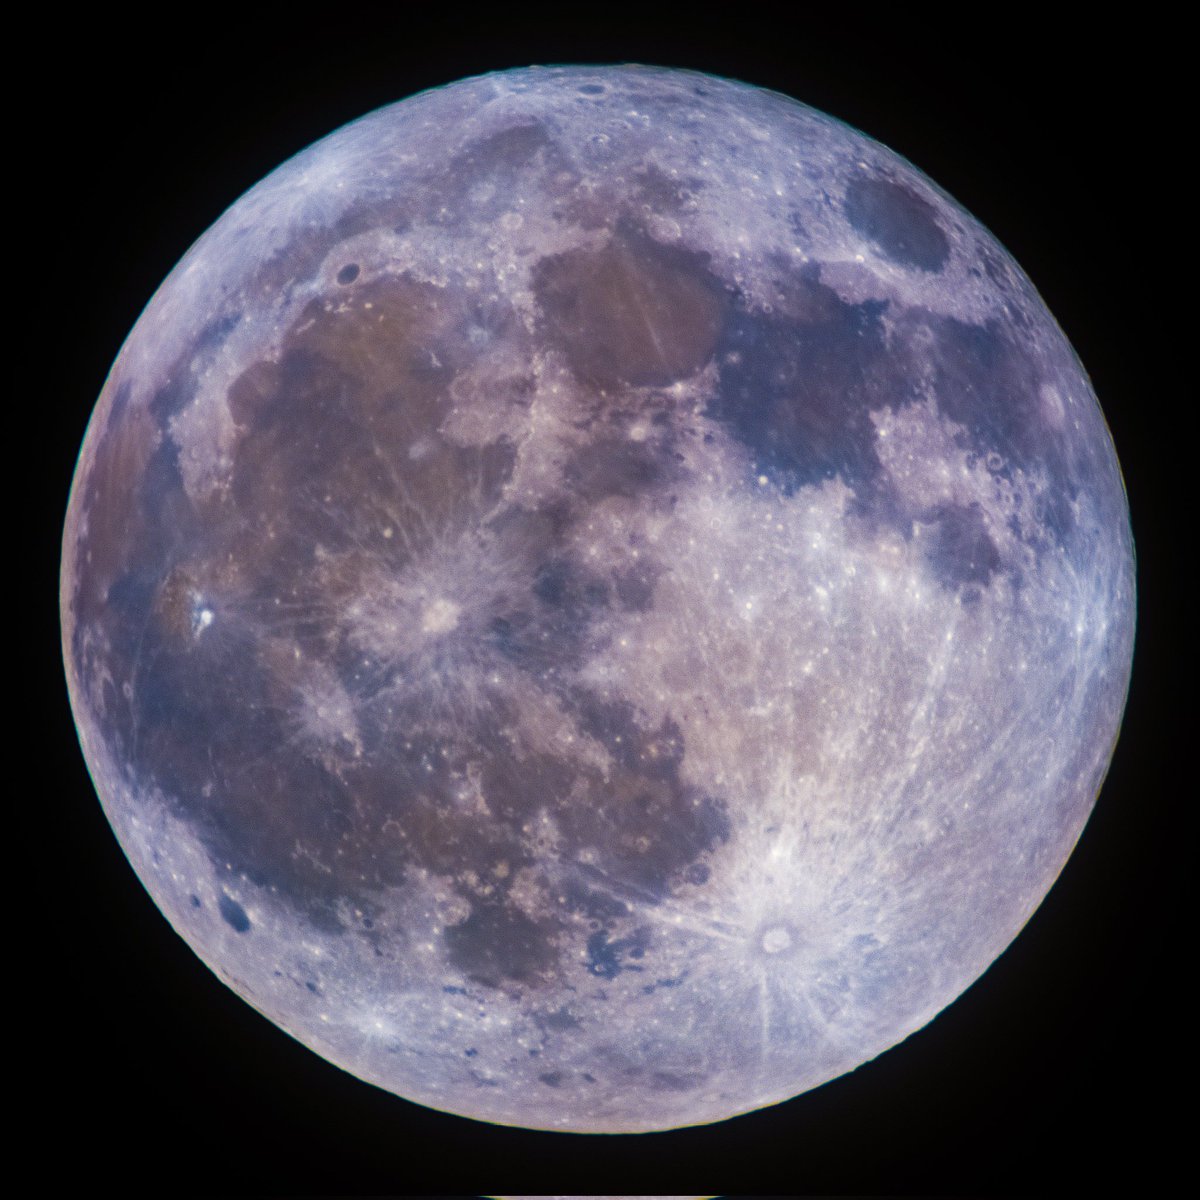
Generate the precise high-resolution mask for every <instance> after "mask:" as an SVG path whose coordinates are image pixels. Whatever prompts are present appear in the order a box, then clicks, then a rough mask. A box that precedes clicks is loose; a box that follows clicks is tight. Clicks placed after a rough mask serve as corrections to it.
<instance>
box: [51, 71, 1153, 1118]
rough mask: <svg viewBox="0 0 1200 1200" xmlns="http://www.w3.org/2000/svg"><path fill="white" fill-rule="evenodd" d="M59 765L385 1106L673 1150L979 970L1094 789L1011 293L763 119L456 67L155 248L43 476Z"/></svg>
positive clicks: (901, 1028)
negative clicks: (67, 718)
mask: <svg viewBox="0 0 1200 1200" xmlns="http://www.w3.org/2000/svg"><path fill="white" fill-rule="evenodd" d="M62 617H63V639H64V651H65V658H66V667H67V676H68V681H69V686H70V693H71V700H72V704H73V707H74V713H75V717H76V721H77V725H78V729H79V734H80V739H81V742H82V745H83V749H84V753H85V755H86V758H87V762H88V764H89V767H90V769H91V772H92V775H93V778H94V780H95V783H96V787H97V790H98V792H99V795H100V798H101V801H102V803H103V805H104V808H105V811H106V813H107V815H108V818H109V820H110V821H111V823H112V826H113V828H114V829H115V831H116V833H117V836H118V838H119V839H120V842H121V845H122V847H123V848H124V850H125V852H126V854H127V855H128V857H129V859H130V861H131V863H132V864H133V867H134V869H135V870H136V871H137V873H138V875H139V876H140V878H141V879H142V881H143V882H144V884H145V886H146V887H147V889H148V890H149V892H150V894H151V896H152V897H153V898H154V900H155V902H156V903H157V904H158V906H159V907H160V908H161V909H162V911H163V912H164V913H165V914H166V916H167V918H168V919H169V920H170V921H171V923H172V925H173V926H174V927H175V929H177V930H178V932H179V933H180V935H181V936H182V937H183V938H184V939H186V941H187V942H188V944H189V945H190V946H191V947H192V948H193V949H194V950H195V951H196V953H197V954H199V955H200V957H201V958H202V959H203V960H204V962H206V963H207V964H208V965H209V966H210V967H211V968H212V969H213V970H214V971H215V972H216V973H217V974H218V975H219V976H220V977H221V978H222V979H223V980H224V981H225V982H226V983H228V984H229V986H230V987H232V988H233V989H234V990H235V991H236V992H238V993H239V994H240V995H241V996H243V997H244V998H245V999H247V1000H248V1001H249V1002H250V1003H252V1004H253V1005H254V1007H255V1008H257V1009H258V1010H259V1011H260V1012H262V1013H264V1014H265V1015H266V1016H268V1017H269V1018H270V1019H271V1020H272V1021H274V1022H276V1023H277V1024H278V1025H280V1026H281V1027H282V1028H284V1029H285V1030H287V1031H288V1032H289V1033H291V1034H293V1035H294V1036H295V1037H296V1038H298V1039H299V1040H300V1041H302V1042H303V1043H304V1044H305V1045H307V1046H309V1047H311V1048H312V1049H313V1050H315V1051H316V1052H317V1053H318V1054H321V1055H323V1056H324V1057H326V1058H327V1059H329V1060H330V1061H331V1062H333V1063H336V1064H338V1065H339V1066H341V1067H343V1068H345V1069H346V1070H347V1071H350V1072H352V1073H353V1074H355V1075H357V1076H359V1077H360V1078H362V1079H364V1080H368V1081H370V1082H371V1083H374V1084H377V1085H379V1086H380V1087H383V1088H386V1089H389V1090H391V1091H393V1092H395V1093H397V1094H399V1095H401V1096H404V1097H407V1098H409V1099H411V1100H414V1101H417V1102H420V1103H422V1104H425V1105H429V1106H432V1107H434V1108H437V1109H443V1110H448V1111H451V1112H454V1113H459V1114H464V1115H467V1116H471V1117H476V1118H479V1119H484V1120H489V1121H495V1122H500V1123H505V1124H512V1125H521V1126H530V1127H535V1128H546V1129H569V1130H581V1131H640V1130H655V1129H664V1128H670V1127H674V1126H679V1125H688V1124H698V1123H703V1122H710V1121H716V1120H720V1119H722V1118H725V1117H728V1116H731V1115H733V1114H735V1113H740V1112H745V1111H747V1110H750V1109H754V1108H757V1107H760V1106H763V1105H767V1104H772V1103H775V1102H778V1101H781V1100H784V1099H786V1098H788V1097H792V1096H795V1095H797V1094H798V1093H801V1092H803V1091H805V1090H806V1089H809V1088H812V1087H815V1086H817V1085H818V1084H821V1083H823V1082H825V1081H826V1080H829V1079H832V1078H834V1077H835V1076H837V1075H839V1074H841V1073H843V1072H846V1071H849V1070H852V1069H853V1068H855V1067H857V1066H858V1065H860V1064H861V1063H864V1062H866V1061H867V1060H869V1059H871V1058H873V1057H874V1056H876V1055H878V1054H879V1053H881V1052H882V1051H883V1050H885V1049H887V1048H888V1047H889V1046H892V1045H894V1044H895V1043H896V1042H898V1041H900V1040H901V1039H902V1038H904V1037H905V1036H907V1035H908V1034H909V1033H911V1032H912V1031H913V1030H916V1029H918V1028H920V1027H921V1026H922V1025H924V1024H925V1023H926V1022H928V1021H929V1020H930V1019H931V1018H932V1017H934V1016H935V1014H937V1013H938V1012H939V1011H940V1010H941V1009H942V1008H943V1007H945V1005H947V1004H948V1003H949V1002H950V1001H951V1000H953V999H954V998H955V997H956V996H957V995H959V993H961V992H962V991H963V989H964V988H966V987H967V986H968V985H969V984H970V983H971V982H972V981H973V980H974V979H976V978H977V977H978V976H979V975H980V973H981V972H983V971H984V970H985V969H986V967H987V966H988V964H989V963H991V962H992V961H993V960H994V959H995V957H996V956H997V955H998V954H999V953H1000V952H1001V951H1002V950H1003V949H1004V948H1005V946H1006V945H1007V944H1008V943H1009V942H1010V941H1011V939H1012V938H1013V937H1014V936H1015V935H1016V933H1017V932H1018V930H1019V929H1020V928H1021V926H1022V925H1023V923H1024V922H1025V921H1026V920H1027V919H1028V917H1029V916H1030V914H1031V913H1032V912H1033V910H1034V909H1035V908H1036V906H1037V905H1038V903H1039V902H1040V901H1041V899H1042V897H1043V896H1044V895H1045V893H1046V891H1047V889H1048V888H1049V887H1050V886H1051V884H1052V883H1053V881H1054V879H1055V878H1056V876H1057V875H1058V873H1059V871H1060V870H1061V868H1062V866H1063V863H1064V861H1065V860H1066V858H1067V855H1068V854H1069V853H1070V850H1071V848H1072V846H1073V845H1074V843H1075V841H1076V839H1077V838H1078V837H1079V834H1080V832H1081V830H1082V828H1083V825H1084V822H1085V820H1086V818H1087V815H1088V812H1089V811H1090V808H1091V806H1092V804H1093V802H1094V800H1095V797H1096V795H1097V792H1098V789H1099V787H1100V784H1101V782H1102V779H1103V777H1104V773H1105V771H1106V769H1107V765H1108V761H1109V758H1110V755H1111V752H1112V748H1113V745H1114V740H1115V737H1116V734H1117V729H1118V725H1119V721H1120V716H1121V712H1122V707H1123V704H1124V699H1125V694H1126V689H1127V684H1128V677H1129V669H1130V658H1131V647H1132V637H1133V628H1134V584H1133V552H1132V544H1131V538H1130V532H1129V522H1128V512H1127V507H1126V500H1125V495H1124V490H1123V486H1122V481H1121V477H1120V473H1119V470H1118V466H1117V461H1116V457H1115V454H1114V450H1113V446H1112V444H1111V441H1110V438H1109V435H1108V431H1107V428H1106V426H1105V424H1104V420H1103V417H1102V415H1101V412H1100V409H1099V407H1098V405H1097V402H1096V399H1095V397H1094V395H1093V393H1092V390H1091V387H1090V385H1089V383H1088V380H1087V378H1086V376H1085V374H1084V372H1083V370H1082V368H1081V366H1080V364H1079V362H1078V361H1077V359H1076V357H1075V355H1074V354H1073V352H1072V351H1071V348H1070V346H1069V345H1068V344H1067V342H1066V340H1065V339H1064V337H1063V334H1062V332H1061V331H1060V330H1059V328H1058V327H1057V325H1056V324H1055V323H1054V320H1053V319H1052V318H1051V316H1050V315H1049V313H1048V312H1047V311H1046V309H1045V307H1044V306H1043V304H1042V303H1041V301H1040V299H1039V297H1038V295H1037V293H1036V292H1035V290H1034V288H1033V287H1032V285H1031V284H1030V282H1029V280H1028V279H1027V278H1026V277H1025V276H1024V275H1023V274H1022V272H1021V270H1020V269H1019V268H1018V267H1017V265H1016V264H1015V263H1014V262H1013V261H1012V259H1011V258H1010V257H1009V256H1008V255H1007V253H1006V252H1005V251H1004V250H1003V249H1002V248H1001V247H1000V246H999V245H998V244H997V243H996V241H995V240H994V239H993V238H992V237H991V236H990V235H989V234H988V232H987V231H986V230H984V229H983V228H982V227H981V226H980V225H979V224H978V222H976V221H975V220H974V219H972V218H971V216H969V215H968V214H967V213H966V212H964V211H963V210H962V209H961V208H960V207H959V206H958V205H957V204H955V203H954V202H953V201H952V200H951V199H950V198H949V197H948V196H947V195H946V194H945V193H944V192H942V191H940V190H939V189H938V188H937V187H936V186H935V185H934V184H932V183H931V182H930V181H929V180H928V179H926V178H925V177H924V176H923V175H921V174H920V172H919V171H917V170H916V169H915V168H914V167H912V166H911V165H910V164H908V163H907V162H905V161H903V160H902V159H900V158H898V157H897V156H896V155H895V154H893V153H891V152H890V151H888V150H887V149H885V148H884V147H882V146H880V145H878V144H877V143H875V142H873V141H871V140H870V139H869V138H867V137H865V136H863V135H862V134H860V133H857V132H856V131H854V130H852V129H849V128H848V127H846V126H845V125H843V124H841V123H839V122H837V121H835V120H833V119H831V118H829V117H826V116H823V115H822V114H820V113H817V112H814V111H813V110H812V109H809V108H806V107H804V106H803V105H801V104H798V103H796V102H794V101H792V100H789V99H787V98H785V97H783V96H780V95H777V94H774V93H770V92H765V91H762V90H760V89H757V88H754V87H751V86H747V85H744V84H740V83H736V82H732V81H729V80H725V79H716V78H712V77H708V76H704V75H698V74H694V73H691V72H686V71H676V70H659V69H651V68H643V67H620V68H609V67H588V68H554V69H536V68H535V69H530V70H519V71H510V72H505V73H500V74H494V75H489V76H485V77H481V78H477V79H471V80H467V81H464V82H461V83H457V84H454V85H452V86H448V87H445V88H441V89H438V90H436V91H432V92H427V93H424V94H422V95H419V96H416V97H414V98H412V99H409V100H406V101H404V102H402V103H400V104H396V105H393V106H392V107H389V108H385V109H382V110H380V111H378V112H376V113H373V114H371V115H370V116H368V117H365V118H364V119H362V120H360V121H357V122H355V123H353V124H351V125H349V126H347V127H346V128H344V129H342V130H339V131H338V132H337V133H335V134H333V135H332V136H330V137H328V138H326V139H325V140H324V141H321V142H319V143H317V144H316V145H314V146H313V147H311V148H310V149H308V150H306V151H305V152H304V153H302V154H300V155H298V156H296V157H295V158H293V159H292V160H290V161H289V162H287V163H285V164H284V165H283V166H281V167H280V168H279V169H278V170H277V171H275V172H274V173H273V174H272V175H270V176H269V177H268V178H266V179H265V180H263V182H262V183H260V184H259V185H258V186H256V187H255V188H253V189H252V190H251V191H250V192H248V193H247V194H246V195H245V196H243V197H242V198H241V199H240V200H239V201H238V202H237V203H236V204H234V206H233V207H232V208H231V209H229V211H228V212H227V213H226V214H225V215H224V216H223V217H222V218H221V219H220V220H219V221H218V222H217V223H216V225H214V226H213V228H212V229H210V230H209V231H208V232H207V233H206V234H205V235H204V236H203V237H202V238H201V239H200V240H199V241H198V242H197V243H196V245H195V246H193V247H192V249H191V250H190V251H189V252H188V253H187V255H186V256H185V257H184V259H183V260H182V261H181V262H180V264H179V265H178V267H177V268H176V269H175V270H174V271H173V272H172V273H171V275H170V276H169V277H168V278H167V280H166V281H165V282H164V283H163V285H162V286H161V288H160V289H159V290H158V292H157V293H156V294H155V296H154V297H153V299H152V300H151V302H150V304H149V306H148V307H147V309H146V311H145V312H144V314H143V315H142V317H141V319H140V320H139V321H138V323H137V326H136V327H135V328H134V330H133V332H132V333H131V335H130V337H129V339H128V341H127V342H126V344H125V346H124V347H123V349H122V350H121V353H120V356H119V357H118V359H117V361H116V363H115V365H114V367H113V369H112V372H111V375H110V377H109V379H108V381H107V383H106V384H105V387H104V390H103V393H102V395H101V397H100V400H99V402H98V404H97V407H96V411H95V414H94V416H93V418H92V421H91V424H90V427H89V429H88V432H87V436H86V439H85V442H84V446H83V450H82V454H81V458H80V462H79V466H78V470H77V473H76V477H75V482H74V487H73V490H72V495H71V500H70V507H69V511H68V515H67V521H66V530H65V538H64V556H63V568H62Z"/></svg>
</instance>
